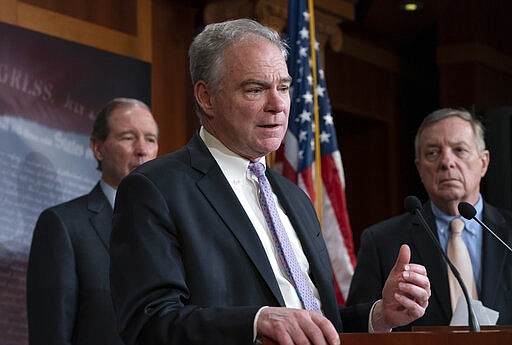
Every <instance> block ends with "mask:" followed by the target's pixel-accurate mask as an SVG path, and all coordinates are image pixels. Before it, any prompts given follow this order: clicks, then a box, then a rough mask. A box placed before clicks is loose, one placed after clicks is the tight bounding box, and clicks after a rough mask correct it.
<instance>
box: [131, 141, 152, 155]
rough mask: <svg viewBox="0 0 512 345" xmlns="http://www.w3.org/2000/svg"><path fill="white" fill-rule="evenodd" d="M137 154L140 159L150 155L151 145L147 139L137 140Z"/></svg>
mask: <svg viewBox="0 0 512 345" xmlns="http://www.w3.org/2000/svg"><path fill="white" fill-rule="evenodd" d="M134 151H135V154H136V155H137V156H139V157H145V156H147V155H148V154H149V143H148V142H147V140H145V138H139V139H137V141H136V143H135V150H134Z"/></svg>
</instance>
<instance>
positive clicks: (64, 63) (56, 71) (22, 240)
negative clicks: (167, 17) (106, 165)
mask: <svg viewBox="0 0 512 345" xmlns="http://www.w3.org/2000/svg"><path fill="white" fill-rule="evenodd" d="M150 68H151V67H150V65H149V64H148V63H145V62H142V61H138V60H135V59H132V58H127V57H124V56H121V55H117V54H113V53H108V52H105V51H102V50H98V49H94V48H90V47H86V46H83V45H79V44H76V43H72V42H69V41H65V40H61V39H57V38H53V37H50V36H47V35H43V34H40V33H36V32H32V31H29V30H24V29H21V28H18V27H15V26H11V25H7V24H3V23H0V337H1V339H2V340H1V341H0V342H1V344H3V345H26V344H28V334H27V324H26V318H27V315H26V301H25V290H26V289H25V284H26V267H27V259H28V253H29V249H30V243H31V240H32V232H33V229H34V226H35V222H36V220H37V217H38V216H39V213H40V212H41V211H42V210H43V209H45V208H47V207H49V206H52V205H55V204H57V203H60V202H63V201H67V200H70V199H72V198H75V197H77V196H79V195H82V194H85V193H87V192H89V191H90V190H91V188H92V187H93V186H94V184H96V182H97V180H98V178H99V176H100V175H99V172H98V171H97V170H96V161H95V159H94V156H93V155H92V152H91V150H90V148H89V135H90V131H91V129H92V124H93V121H94V118H95V114H96V112H97V111H98V110H99V109H100V108H101V106H102V105H103V104H105V103H106V102H107V101H108V100H110V99H111V98H114V97H132V98H138V99H140V100H142V101H144V102H146V103H148V104H149V102H150V95H151V89H150V87H151V81H150V77H151V73H150Z"/></svg>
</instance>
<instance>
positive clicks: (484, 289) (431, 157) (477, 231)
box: [347, 108, 512, 330]
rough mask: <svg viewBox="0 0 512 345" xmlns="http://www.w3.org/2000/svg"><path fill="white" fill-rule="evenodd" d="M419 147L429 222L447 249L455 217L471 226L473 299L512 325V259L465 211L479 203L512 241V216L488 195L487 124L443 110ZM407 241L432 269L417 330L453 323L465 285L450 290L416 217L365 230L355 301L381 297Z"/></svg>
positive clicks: (427, 123) (465, 235)
mask: <svg viewBox="0 0 512 345" xmlns="http://www.w3.org/2000/svg"><path fill="white" fill-rule="evenodd" d="M415 150H416V160H415V162H416V167H417V169H418V172H419V175H420V177H421V181H422V183H423V185H424V187H425V189H426V191H427V193H428V196H429V199H430V200H429V201H427V202H426V203H425V204H424V205H423V209H422V212H423V214H424V216H425V219H426V221H427V223H429V226H430V228H431V229H433V231H434V232H435V234H434V235H435V236H436V237H437V238H438V239H439V241H440V244H441V246H442V247H443V248H444V249H445V250H446V248H447V247H448V242H449V238H450V233H451V232H452V231H451V230H450V226H449V224H450V223H451V222H452V220H453V219H460V220H462V221H463V222H464V223H463V230H462V239H463V242H464V244H465V247H466V248H467V253H468V254H469V260H468V265H467V266H468V269H470V270H471V271H472V272H470V273H472V274H469V276H470V278H469V279H468V280H469V281H466V282H465V283H466V285H467V286H468V290H470V293H471V291H472V290H473V294H474V295H473V298H474V299H479V300H480V301H482V303H483V305H484V306H486V307H488V308H491V309H494V310H497V311H499V313H500V316H499V319H498V324H512V297H511V296H512V257H511V255H510V253H508V252H507V250H506V249H505V247H504V246H502V244H501V243H499V242H498V241H497V240H496V239H495V238H494V237H493V235H492V234H489V233H488V232H487V231H485V230H484V229H482V228H481V226H480V225H479V224H478V223H477V222H475V221H474V220H466V219H464V218H461V217H460V216H459V211H458V204H459V203H460V202H462V201H464V202H467V203H470V204H471V205H474V207H475V209H476V211H477V214H476V216H477V217H478V218H479V219H480V220H482V221H483V222H484V224H486V225H487V226H488V227H489V228H491V229H492V230H493V231H494V232H495V233H497V235H498V236H500V237H501V239H503V240H504V241H506V242H508V243H511V239H512V231H511V229H512V215H511V214H510V212H508V211H503V210H498V209H497V208H495V207H493V206H491V205H489V204H488V203H486V202H485V201H484V200H483V198H482V196H481V195H480V181H481V179H482V177H483V176H484V175H485V173H486V171H487V167H488V165H489V159H490V157H489V151H487V150H486V149H485V142H484V128H483V125H482V123H481V122H480V121H479V120H478V119H477V118H476V117H474V116H473V115H471V114H470V113H469V112H467V111H466V110H463V109H449V108H446V109H440V110H437V111H435V112H433V113H431V114H430V115H428V116H427V117H426V118H425V119H424V120H423V123H422V124H421V125H420V127H419V129H418V132H417V134H416V140H415ZM492 182H493V181H490V183H492ZM403 243H407V244H409V246H410V248H411V251H412V258H411V262H415V263H421V264H422V265H424V266H425V267H426V269H427V272H428V274H429V277H430V281H431V284H432V297H431V299H430V302H429V306H428V308H427V310H426V312H425V315H424V316H423V317H422V318H420V319H418V320H417V321H416V322H415V323H414V324H413V325H449V324H450V320H451V318H452V312H453V309H454V308H455V306H456V302H457V296H458V295H457V293H454V291H453V290H454V287H455V288H456V289H457V286H455V285H456V284H452V285H454V287H450V283H449V273H448V271H447V266H446V264H445V263H444V261H443V259H442V256H441V254H440V253H439V252H437V250H436V248H435V246H434V243H432V241H431V239H430V238H429V236H428V234H427V233H426V231H425V230H424V229H423V228H422V225H421V224H420V223H419V221H418V219H417V218H416V216H414V215H412V214H409V213H406V214H403V215H400V216H398V217H394V218H391V219H388V220H385V221H383V222H381V223H378V224H376V225H373V226H371V227H369V228H368V229H366V230H364V232H363V233H362V236H361V247H360V249H359V253H358V260H357V267H356V270H355V274H354V277H353V279H352V284H351V287H350V292H349V296H348V299H347V304H348V305H353V304H356V303H361V302H364V301H371V300H374V299H377V298H380V295H381V289H382V286H383V285H384V281H385V279H386V276H387V275H388V273H389V272H390V270H391V268H392V267H393V264H394V258H393V253H394V252H395V251H396V250H397V249H398V248H399V247H400V246H401V245H402V244H403ZM459 270H460V269H459ZM471 276H472V277H471ZM472 286H474V289H471V287H472ZM451 293H452V296H453V297H451ZM410 326H411V325H408V326H407V327H405V328H404V329H406V330H407V329H410Z"/></svg>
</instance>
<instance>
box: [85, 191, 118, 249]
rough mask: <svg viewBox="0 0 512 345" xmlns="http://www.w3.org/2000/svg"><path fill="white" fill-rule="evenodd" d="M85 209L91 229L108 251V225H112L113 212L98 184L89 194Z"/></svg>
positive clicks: (109, 228) (109, 227) (109, 229)
mask: <svg viewBox="0 0 512 345" xmlns="http://www.w3.org/2000/svg"><path fill="white" fill-rule="evenodd" d="M87 208H88V211H89V217H90V218H89V219H90V221H91V224H92V227H93V228H94V231H95V232H96V233H97V234H98V236H99V238H100V239H101V242H102V243H103V245H104V246H105V249H106V250H107V251H108V249H109V247H110V231H111V226H110V224H111V223H112V212H113V211H112V207H110V204H109V203H108V200H107V197H106V196H105V195H104V194H103V191H102V190H101V186H100V184H99V183H98V184H96V186H95V187H94V188H93V190H92V191H91V193H89V198H88V203H87Z"/></svg>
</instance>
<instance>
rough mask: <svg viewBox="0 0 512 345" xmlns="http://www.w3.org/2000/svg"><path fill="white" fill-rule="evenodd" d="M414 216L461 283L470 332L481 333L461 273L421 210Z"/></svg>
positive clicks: (416, 211) (417, 210)
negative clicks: (435, 235)
mask: <svg viewBox="0 0 512 345" xmlns="http://www.w3.org/2000/svg"><path fill="white" fill-rule="evenodd" d="M414 214H415V215H416V216H417V217H418V219H419V220H420V222H421V223H422V225H423V227H424V228H425V230H426V231H427V233H428V234H429V236H430V238H431V239H432V241H434V243H435V245H436V247H437V249H439V251H440V252H441V253H442V255H443V258H444V261H445V262H446V263H447V264H448V266H449V267H450V270H451V271H452V273H453V275H454V276H455V279H457V281H458V282H459V285H460V287H461V288H462V292H463V293H464V298H465V299H466V303H467V307H468V325H469V330H470V331H471V332H480V324H479V323H478V319H477V317H476V314H475V311H474V309H473V306H472V305H471V299H470V298H469V293H468V289H467V288H466V284H464V282H463V281H462V278H461V276H460V273H459V271H458V270H457V268H456V267H455V266H454V265H453V264H452V262H451V261H450V259H449V258H448V256H447V255H446V253H445V252H444V250H443V248H441V245H440V244H439V241H438V240H437V238H435V237H434V233H433V232H432V231H431V230H430V226H429V225H428V224H427V221H426V220H425V218H424V217H423V214H422V213H421V212H420V210H419V208H416V209H415V210H414Z"/></svg>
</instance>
